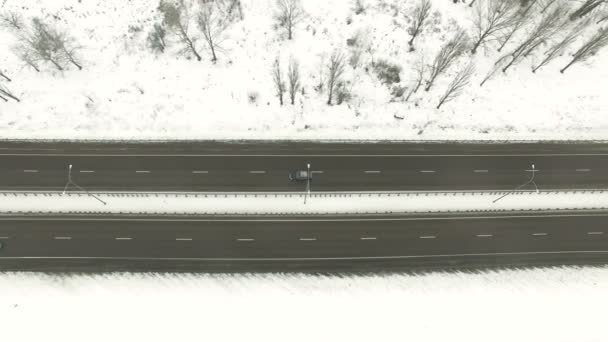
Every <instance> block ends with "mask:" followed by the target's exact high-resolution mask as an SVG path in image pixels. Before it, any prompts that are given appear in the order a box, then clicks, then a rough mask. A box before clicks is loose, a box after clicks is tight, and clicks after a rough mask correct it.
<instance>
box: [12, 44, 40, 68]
mask: <svg viewBox="0 0 608 342" xmlns="http://www.w3.org/2000/svg"><path fill="white" fill-rule="evenodd" d="M13 52H14V53H15V54H16V55H17V57H19V59H21V60H22V61H23V62H24V63H25V64H26V65H28V66H30V67H32V68H33V69H34V70H36V72H40V68H39V67H38V62H39V61H40V59H39V58H38V55H37V54H36V53H35V51H33V50H32V49H31V48H30V46H29V45H28V44H26V43H24V41H22V42H20V43H19V44H17V45H16V46H15V47H13Z"/></svg>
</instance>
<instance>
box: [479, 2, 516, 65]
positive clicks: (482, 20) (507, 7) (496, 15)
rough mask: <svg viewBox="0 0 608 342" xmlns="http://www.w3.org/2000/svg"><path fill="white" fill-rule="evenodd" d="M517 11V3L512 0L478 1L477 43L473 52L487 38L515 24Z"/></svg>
mask: <svg viewBox="0 0 608 342" xmlns="http://www.w3.org/2000/svg"><path fill="white" fill-rule="evenodd" d="M516 13H517V12H516V6H515V3H514V2H513V1H510V0H486V1H485V2H484V1H481V2H478V3H477V6H476V7H475V14H474V18H473V24H474V27H475V43H474V44H473V49H472V50H471V52H472V53H476V52H477V49H478V48H479V46H480V45H481V44H483V43H484V42H485V41H486V40H488V39H490V38H492V37H494V36H495V35H496V34H497V33H499V32H501V31H503V30H505V29H507V28H509V27H511V26H513V25H514V24H515V23H516V22H517V20H518V16H517V15H516Z"/></svg>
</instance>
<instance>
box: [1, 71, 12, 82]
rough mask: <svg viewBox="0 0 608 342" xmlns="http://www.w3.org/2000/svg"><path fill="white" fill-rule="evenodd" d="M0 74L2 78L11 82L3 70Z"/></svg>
mask: <svg viewBox="0 0 608 342" xmlns="http://www.w3.org/2000/svg"><path fill="white" fill-rule="evenodd" d="M0 76H2V77H3V78H5V79H6V80H7V81H9V82H12V80H11V79H10V78H9V77H8V76H6V75H5V74H4V73H3V72H1V71H0Z"/></svg>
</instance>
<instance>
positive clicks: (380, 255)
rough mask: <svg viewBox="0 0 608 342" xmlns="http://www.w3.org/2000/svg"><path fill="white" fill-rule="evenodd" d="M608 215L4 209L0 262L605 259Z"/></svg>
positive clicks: (105, 265) (362, 264) (311, 267)
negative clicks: (228, 216)
mask: <svg viewBox="0 0 608 342" xmlns="http://www.w3.org/2000/svg"><path fill="white" fill-rule="evenodd" d="M607 215H608V214H591V213H588V214H563V215H536V214H534V215H526V216H483V217H473V218H471V217H469V218H466V217H449V216H442V217H391V218H386V217H376V218H370V217H336V218H332V219H314V218H293V219H289V220H270V219H256V220H252V219H232V220H213V219H200V218H199V219H179V220H178V219H159V218H141V219H124V218H122V219H121V218H115V219H109V218H98V219H95V218H86V219H85V218H83V219H79V218H6V217H5V218H2V219H1V220H0V242H2V244H3V248H2V249H0V269H2V270H36V271H60V272H66V271H120V270H130V271H210V272H214V271H220V272H225V271H232V272H239V271H246V272H248V271H308V272H311V271H312V272H336V271H337V272H340V271H342V272H350V271H380V270H387V271H392V270H406V269H409V270H412V269H415V270H419V269H431V268H435V267H441V268H443V269H445V268H446V267H458V268H461V267H469V266H471V267H486V266H513V265H530V264H543V265H546V264H577V263H584V264H592V263H606V262H608V226H606V224H605V222H606V218H607Z"/></svg>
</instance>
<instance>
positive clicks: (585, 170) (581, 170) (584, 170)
mask: <svg viewBox="0 0 608 342" xmlns="http://www.w3.org/2000/svg"><path fill="white" fill-rule="evenodd" d="M589 171H591V169H576V172H589Z"/></svg>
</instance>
